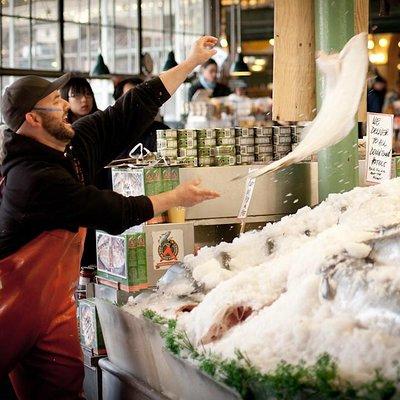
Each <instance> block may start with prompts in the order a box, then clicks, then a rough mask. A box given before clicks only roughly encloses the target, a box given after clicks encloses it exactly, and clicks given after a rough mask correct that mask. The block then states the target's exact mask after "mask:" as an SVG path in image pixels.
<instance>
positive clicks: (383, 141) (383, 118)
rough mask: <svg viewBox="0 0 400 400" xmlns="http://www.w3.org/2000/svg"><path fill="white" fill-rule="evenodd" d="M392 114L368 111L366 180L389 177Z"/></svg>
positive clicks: (377, 181) (374, 180) (381, 179)
mask: <svg viewBox="0 0 400 400" xmlns="http://www.w3.org/2000/svg"><path fill="white" fill-rule="evenodd" d="M392 140H393V115H392V114H376V113H368V116H367V152H366V153H367V154H366V163H367V168H366V174H367V176H366V181H367V182H369V183H379V182H382V181H385V180H388V179H390V177H391V165H392V162H391V160H392Z"/></svg>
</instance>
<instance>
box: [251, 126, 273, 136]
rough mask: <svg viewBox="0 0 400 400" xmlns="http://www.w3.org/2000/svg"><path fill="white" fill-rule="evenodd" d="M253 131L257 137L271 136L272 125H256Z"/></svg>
mask: <svg viewBox="0 0 400 400" xmlns="http://www.w3.org/2000/svg"><path fill="white" fill-rule="evenodd" d="M254 133H255V135H256V136H257V137H266V136H271V137H272V134H273V127H272V126H261V127H257V128H255V130H254Z"/></svg>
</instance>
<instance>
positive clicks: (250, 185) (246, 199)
mask: <svg viewBox="0 0 400 400" xmlns="http://www.w3.org/2000/svg"><path fill="white" fill-rule="evenodd" d="M256 170H257V168H250V169H249V173H250V172H253V171H256ZM255 185H256V179H255V178H247V180H246V187H245V191H244V196H243V201H242V206H241V207H240V211H239V214H238V218H239V219H245V218H246V217H247V213H248V211H249V206H250V202H251V198H252V197H253V191H254V186H255Z"/></svg>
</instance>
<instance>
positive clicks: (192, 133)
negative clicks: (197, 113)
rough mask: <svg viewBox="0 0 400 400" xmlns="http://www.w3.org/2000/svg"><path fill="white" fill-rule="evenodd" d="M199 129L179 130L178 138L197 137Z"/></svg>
mask: <svg viewBox="0 0 400 400" xmlns="http://www.w3.org/2000/svg"><path fill="white" fill-rule="evenodd" d="M196 138H197V131H196V130H195V129H180V130H178V139H196Z"/></svg>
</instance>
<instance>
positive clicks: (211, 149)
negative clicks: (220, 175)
mask: <svg viewBox="0 0 400 400" xmlns="http://www.w3.org/2000/svg"><path fill="white" fill-rule="evenodd" d="M217 131H218V130H217V129H199V130H198V131H197V157H198V160H199V167H210V166H213V165H215V147H216V146H217Z"/></svg>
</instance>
